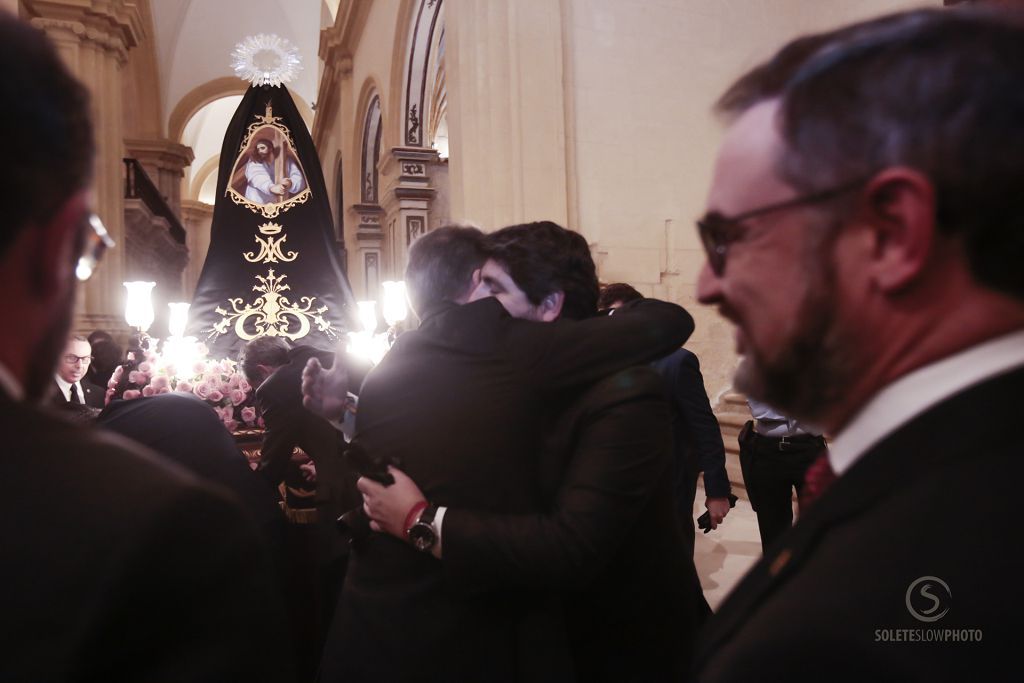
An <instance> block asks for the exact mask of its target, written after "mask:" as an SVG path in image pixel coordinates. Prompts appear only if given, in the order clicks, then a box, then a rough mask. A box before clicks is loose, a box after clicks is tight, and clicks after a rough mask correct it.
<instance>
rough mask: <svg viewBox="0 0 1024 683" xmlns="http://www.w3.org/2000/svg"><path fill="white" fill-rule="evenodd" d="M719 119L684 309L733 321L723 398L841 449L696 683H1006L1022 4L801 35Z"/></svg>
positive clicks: (1022, 560)
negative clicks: (757, 405) (761, 408)
mask: <svg viewBox="0 0 1024 683" xmlns="http://www.w3.org/2000/svg"><path fill="white" fill-rule="evenodd" d="M718 106H719V110H720V111H721V112H722V113H724V114H726V115H727V116H728V117H729V121H730V125H729V128H728V130H727V132H726V134H725V136H724V139H723V142H722V146H721V148H720V151H719V154H718V160H717V163H716V167H715V172H714V176H713V180H712V185H711V190H710V193H709V197H708V207H709V209H710V212H709V213H708V214H707V216H705V218H704V219H703V220H701V221H700V223H699V230H700V235H701V238H702V240H703V242H704V245H705V248H706V250H707V257H708V260H707V264H706V265H705V267H704V268H703V270H702V271H701V273H700V276H699V279H698V285H697V296H698V298H699V299H700V300H701V301H702V302H703V303H706V304H711V305H714V306H717V308H718V309H719V311H720V312H721V313H722V314H723V315H724V316H725V317H726V318H728V319H729V320H730V321H732V322H733V323H734V324H735V325H736V346H737V351H738V352H739V353H740V354H741V355H742V356H743V361H742V363H741V365H740V367H739V369H738V370H737V373H736V379H735V384H736V387H737V388H738V389H740V390H741V391H744V392H746V393H747V394H748V395H750V396H753V397H754V398H756V399H758V400H761V401H763V402H765V403H767V404H769V405H771V406H773V407H774V408H775V409H777V410H779V411H782V412H783V413H784V414H785V415H787V416H789V417H792V418H794V419H797V420H801V421H804V422H806V423H808V424H811V425H816V426H817V427H819V428H822V429H823V430H824V431H825V433H828V434H830V435H834V437H835V438H834V440H833V441H832V443H831V446H830V451H829V453H828V455H827V456H826V457H825V458H823V459H819V460H818V461H816V462H815V463H814V464H812V466H811V467H810V469H809V470H808V472H807V477H806V480H805V484H804V491H803V494H802V498H803V500H802V503H806V505H804V506H803V509H802V511H801V515H800V519H799V520H798V521H797V523H796V525H795V526H794V527H793V528H792V529H790V530H788V531H786V532H785V533H784V534H783V535H782V536H781V538H779V540H778V541H777V542H776V543H774V544H773V545H772V546H771V547H770V548H769V549H768V552H767V553H766V555H765V556H764V557H763V558H762V560H761V561H760V562H759V563H758V564H756V565H755V566H754V567H753V569H752V570H751V571H750V573H749V574H748V575H747V576H746V577H745V578H744V579H743V580H742V581H741V582H740V584H739V585H738V586H737V587H736V588H735V590H734V591H733V592H732V594H731V595H730V596H729V598H728V599H727V600H726V602H725V603H724V604H723V605H722V606H721V609H720V611H719V612H718V614H717V615H716V616H715V618H713V619H712V621H711V622H710V623H709V624H708V628H707V629H706V631H705V633H704V637H703V639H702V644H701V646H700V648H699V654H698V669H697V672H696V675H695V679H696V680H699V681H707V682H714V681H752V680H764V681H769V680H772V681H774V680H787V681H821V680H828V681H837V680H842V681H854V680H856V681H867V680H920V681H924V680H927V681H963V680H990V679H991V680H999V679H1005V678H1006V677H1008V676H1013V674H1012V673H1011V672H1013V671H1017V670H1019V666H1020V665H1019V634H1020V624H1019V615H1020V613H1021V612H1022V611H1024V598H1022V597H1021V595H1020V591H1018V590H1016V588H1015V587H1016V586H1017V585H1018V583H1019V581H1020V577H1021V575H1022V573H1024V554H1021V553H1020V552H1017V551H1014V550H1012V547H1013V546H1015V544H1016V541H1015V539H1017V538H1018V537H1019V524H1018V516H1019V511H1020V507H1019V503H1018V501H1019V495H1018V493H1019V491H1018V489H1019V487H1020V483H1021V481H1024V446H1021V440H1020V438H1019V436H1018V435H1017V429H1016V426H1017V425H1018V424H1019V421H1020V397H1021V395H1022V394H1024V268H1022V264H1024V203H1022V202H1021V196H1022V193H1021V183H1022V179H1024V125H1022V122H1024V16H1021V15H1019V14H1013V13H1011V12H1008V11H1003V12H996V11H992V10H988V11H978V10H972V9H965V10H961V9H955V10H953V9H948V10H942V9H931V10H918V11H914V12H907V13H902V14H896V15H891V16H887V17H882V18H880V19H875V20H872V21H868V22H864V23H861V24H856V25H852V26H848V27H845V28H841V29H838V30H836V31H833V32H830V33H825V34H820V35H815V36H808V37H804V38H800V39H798V40H796V41H794V42H792V43H790V44H789V45H787V46H786V47H784V48H783V49H782V50H781V51H779V52H778V53H777V54H776V55H775V56H774V57H773V58H771V59H770V60H769V61H767V62H765V63H764V64H761V65H760V66H757V67H755V68H754V69H753V70H752V71H750V72H749V73H747V74H746V75H744V76H743V77H741V78H740V79H739V80H738V81H737V82H736V83H735V84H734V85H733V86H732V87H730V88H729V90H728V91H727V92H726V93H725V95H724V96H723V97H722V99H721V100H720V101H719V105H718ZM1007 543H1009V544H1010V547H1011V550H1010V551H1009V552H1007V550H1006V544H1007Z"/></svg>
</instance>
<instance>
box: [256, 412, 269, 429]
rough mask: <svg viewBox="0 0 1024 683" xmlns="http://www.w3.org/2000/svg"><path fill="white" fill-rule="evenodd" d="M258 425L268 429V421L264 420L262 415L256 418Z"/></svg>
mask: <svg viewBox="0 0 1024 683" xmlns="http://www.w3.org/2000/svg"><path fill="white" fill-rule="evenodd" d="M256 426H257V427H259V428H260V429H266V427H267V423H266V422H264V421H263V416H262V415H260V417H259V418H258V419H257V420H256Z"/></svg>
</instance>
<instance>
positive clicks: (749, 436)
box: [739, 422, 825, 551]
mask: <svg viewBox="0 0 1024 683" xmlns="http://www.w3.org/2000/svg"><path fill="white" fill-rule="evenodd" d="M739 442H740V468H741V470H742V472H743V483H744V484H745V485H746V487H747V496H748V497H749V498H750V506H751V507H752V508H754V512H755V513H757V527H758V531H759V532H760V533H761V550H762V551H764V550H766V549H767V548H768V547H769V546H770V545H771V544H772V543H773V542H774V541H775V540H776V539H777V538H778V537H779V536H781V535H782V534H784V533H785V532H786V530H787V529H789V527H791V526H792V525H793V490H794V489H796V492H797V495H799V494H800V491H801V489H803V485H804V475H805V474H806V472H807V468H808V467H810V466H811V463H813V462H814V460H815V459H816V458H817V457H818V455H819V454H820V453H821V452H822V451H823V450H824V449H825V440H824V439H822V438H821V437H810V436H803V437H797V439H796V441H794V442H792V443H784V444H782V445H781V447H780V443H781V442H782V440H781V439H777V438H772V437H766V436H761V435H760V434H757V433H756V432H754V430H753V423H752V422H748V423H747V426H745V427H744V429H743V431H742V432H741V433H740V440H739Z"/></svg>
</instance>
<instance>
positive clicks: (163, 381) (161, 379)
mask: <svg viewBox="0 0 1024 683" xmlns="http://www.w3.org/2000/svg"><path fill="white" fill-rule="evenodd" d="M170 384H171V383H170V381H168V379H167V376H166V375H157V376H156V377H154V378H153V381H152V383H151V384H150V386H152V387H153V388H154V389H163V388H165V387H168V386H170Z"/></svg>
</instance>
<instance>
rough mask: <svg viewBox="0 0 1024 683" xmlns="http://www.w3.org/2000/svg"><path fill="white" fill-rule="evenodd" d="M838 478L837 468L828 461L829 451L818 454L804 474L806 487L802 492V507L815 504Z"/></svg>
mask: <svg viewBox="0 0 1024 683" xmlns="http://www.w3.org/2000/svg"><path fill="white" fill-rule="evenodd" d="M836 479H838V476H837V475H836V473H835V470H833V469H832V465H831V464H829V461H828V451H825V452H824V453H822V454H821V455H819V456H818V458H817V460H815V461H814V462H813V463H811V466H810V467H808V468H807V472H806V473H805V474H804V488H803V490H802V491H801V492H800V507H801V508H806V507H808V506H809V505H813V504H814V502H815V501H816V500H818V498H820V497H821V494H823V493H824V492H825V489H827V488H828V487H829V486H831V485H832V482H834V481H835V480H836Z"/></svg>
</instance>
